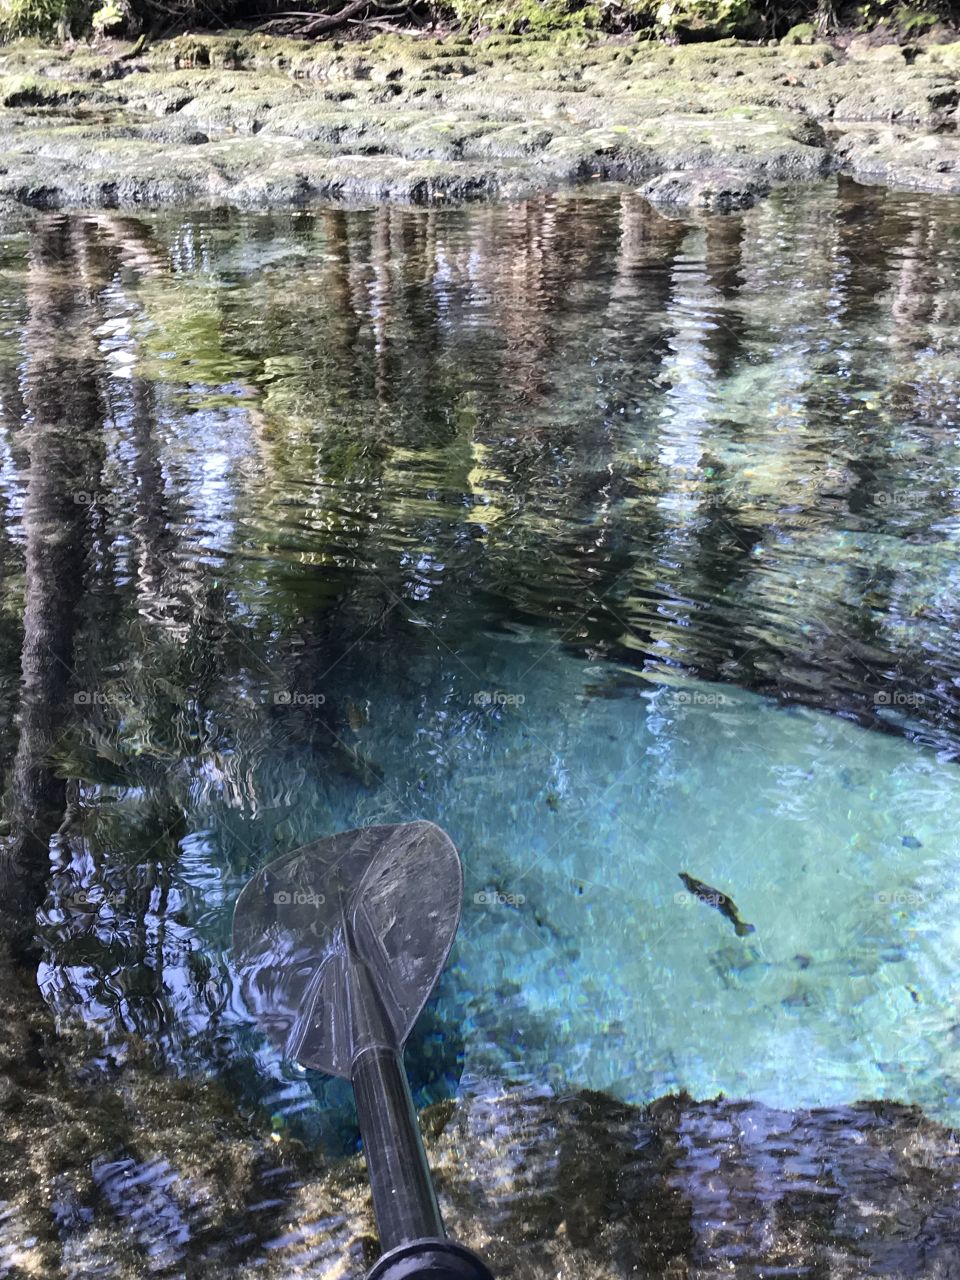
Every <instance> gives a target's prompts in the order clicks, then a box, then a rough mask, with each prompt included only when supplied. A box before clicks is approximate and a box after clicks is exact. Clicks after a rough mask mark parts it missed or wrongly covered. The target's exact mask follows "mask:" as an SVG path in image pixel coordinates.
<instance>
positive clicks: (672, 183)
mask: <svg viewBox="0 0 960 1280" xmlns="http://www.w3.org/2000/svg"><path fill="white" fill-rule="evenodd" d="M638 194H639V195H641V196H643V197H644V199H645V200H649V201H650V203H651V204H654V205H663V206H665V207H666V208H668V209H669V208H676V209H698V210H705V211H708V212H710V213H729V212H731V210H734V209H750V208H752V207H753V205H755V204H756V203H757V201H758V200H760V199H761V198H762V197H763V196H766V195H769V194H770V183H769V182H767V181H765V179H763V178H751V177H750V176H749V175H748V174H744V173H738V172H737V171H736V170H735V169H734V170H731V169H706V170H702V171H694V172H692V173H691V172H689V171H687V170H682V169H681V170H675V171H673V172H672V173H661V174H660V175H659V177H656V178H651V180H650V181H649V182H646V183H644V185H643V186H642V187H640V188H639V189H638Z"/></svg>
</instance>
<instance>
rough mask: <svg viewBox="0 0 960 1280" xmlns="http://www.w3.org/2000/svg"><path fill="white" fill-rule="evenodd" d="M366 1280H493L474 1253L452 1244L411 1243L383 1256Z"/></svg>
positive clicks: (442, 1242)
mask: <svg viewBox="0 0 960 1280" xmlns="http://www.w3.org/2000/svg"><path fill="white" fill-rule="evenodd" d="M367 1280H493V1275H492V1274H491V1272H489V1271H488V1270H487V1268H486V1267H485V1266H484V1264H483V1263H482V1262H481V1261H480V1259H479V1258H478V1257H477V1255H476V1254H475V1253H471V1252H470V1250H469V1249H466V1248H464V1246H463V1245H462V1244H457V1243H456V1242H455V1241H453V1240H411V1241H409V1242H408V1243H407V1244H402V1245H400V1247H399V1248H397V1249H391V1250H390V1252H389V1253H385V1254H384V1255H383V1257H382V1258H381V1259H380V1261H379V1262H378V1263H377V1264H376V1266H375V1267H374V1268H373V1270H372V1271H371V1272H370V1273H369V1274H368V1276H367Z"/></svg>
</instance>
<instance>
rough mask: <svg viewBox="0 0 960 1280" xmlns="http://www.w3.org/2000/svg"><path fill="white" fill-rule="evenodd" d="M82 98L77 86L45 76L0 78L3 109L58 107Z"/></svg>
mask: <svg viewBox="0 0 960 1280" xmlns="http://www.w3.org/2000/svg"><path fill="white" fill-rule="evenodd" d="M83 96H85V95H84V94H83V91H82V90H81V89H80V88H79V87H78V86H77V85H74V84H64V83H63V82H62V81H59V80H48V79H47V78H46V77H45V76H33V75H19V76H0V106H4V107H52V106H60V105H62V104H63V103H65V102H72V101H76V100H77V99H79V98H81V97H83Z"/></svg>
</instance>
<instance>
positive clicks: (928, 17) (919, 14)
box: [893, 4, 937, 36]
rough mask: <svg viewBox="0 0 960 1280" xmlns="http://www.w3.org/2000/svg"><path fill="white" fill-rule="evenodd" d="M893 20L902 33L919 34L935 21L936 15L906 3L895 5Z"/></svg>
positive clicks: (906, 34) (908, 34) (907, 34)
mask: <svg viewBox="0 0 960 1280" xmlns="http://www.w3.org/2000/svg"><path fill="white" fill-rule="evenodd" d="M893 16H894V20H895V21H896V24H897V26H898V28H899V29H900V32H901V34H902V35H905V36H919V35H922V34H923V32H924V31H926V30H927V28H928V27H932V26H933V25H934V24H935V22H936V21H937V15H936V14H935V13H930V12H928V11H926V10H923V9H914V8H912V7H911V6H910V5H908V4H901V5H898V6H897V9H896V11H895V12H894V15H893Z"/></svg>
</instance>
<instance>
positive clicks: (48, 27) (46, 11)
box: [0, 0, 85, 40]
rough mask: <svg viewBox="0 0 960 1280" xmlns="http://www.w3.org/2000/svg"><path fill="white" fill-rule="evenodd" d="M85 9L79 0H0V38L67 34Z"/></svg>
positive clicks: (83, 14) (82, 15)
mask: <svg viewBox="0 0 960 1280" xmlns="http://www.w3.org/2000/svg"><path fill="white" fill-rule="evenodd" d="M84 8H85V6H81V5H78V4H77V3H76V0H0V38H2V39H4V40H9V39H15V38H17V37H18V36H54V35H60V36H66V35H68V34H69V33H70V28H71V23H72V21H73V20H74V19H80V20H82V19H83V18H84V17H85V13H84V12H82V10H83V9H84Z"/></svg>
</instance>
